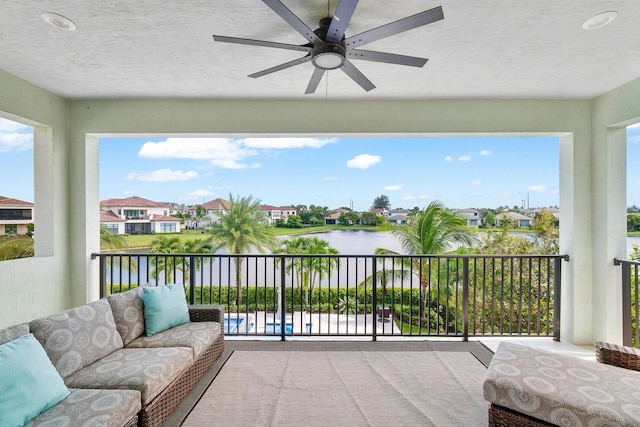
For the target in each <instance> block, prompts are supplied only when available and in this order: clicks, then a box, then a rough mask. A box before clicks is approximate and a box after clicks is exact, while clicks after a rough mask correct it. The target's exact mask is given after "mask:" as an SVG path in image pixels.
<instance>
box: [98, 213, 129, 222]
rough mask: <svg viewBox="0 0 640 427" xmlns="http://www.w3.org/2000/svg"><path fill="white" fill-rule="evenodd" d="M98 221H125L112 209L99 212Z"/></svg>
mask: <svg viewBox="0 0 640 427" xmlns="http://www.w3.org/2000/svg"><path fill="white" fill-rule="evenodd" d="M100 222H125V220H124V219H122V218H120V217H119V216H118V215H116V214H115V212H113V211H104V212H100Z"/></svg>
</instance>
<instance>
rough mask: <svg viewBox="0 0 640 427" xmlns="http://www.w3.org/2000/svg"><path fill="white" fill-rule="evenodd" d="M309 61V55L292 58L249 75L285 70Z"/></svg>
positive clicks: (258, 75) (256, 75)
mask: <svg viewBox="0 0 640 427" xmlns="http://www.w3.org/2000/svg"><path fill="white" fill-rule="evenodd" d="M309 61H311V55H307V56H305V57H303V58H300V59H294V60H293V61H289V62H285V63H284V64H280V65H276V66H275V67H271V68H267V69H266V70H262V71H258V72H257V73H253V74H249V77H252V78H254V79H255V78H258V77H262V76H266V75H267V74H271V73H275V72H276V71H280V70H286V69H287V68H291V67H294V66H296V65H300V64H304V63H305V62H309Z"/></svg>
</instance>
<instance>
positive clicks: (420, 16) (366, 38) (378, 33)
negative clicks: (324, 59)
mask: <svg viewBox="0 0 640 427" xmlns="http://www.w3.org/2000/svg"><path fill="white" fill-rule="evenodd" d="M441 19H444V14H443V13H442V7H440V6H438V7H435V8H433V9H429V10H426V11H424V12H420V13H417V14H415V15H412V16H408V17H406V18H403V19H399V20H397V21H394V22H391V23H389V24H386V25H383V26H381V27H377V28H374V29H372V30H369V31H365V32H364V33H360V34H356V35H355V36H352V37H349V38H348V39H346V40H345V44H346V46H347V49H353V48H356V47H358V46H362V45H364V44H367V43H371V42H373V41H376V40H380V39H383V38H385V37H389V36H393V35H394V34H399V33H403V32H405V31H409V30H412V29H414V28H417V27H421V26H423V25H427V24H431V23H432V22H436V21H440V20H441Z"/></svg>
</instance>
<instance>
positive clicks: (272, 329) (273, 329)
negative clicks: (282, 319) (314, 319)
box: [264, 323, 311, 335]
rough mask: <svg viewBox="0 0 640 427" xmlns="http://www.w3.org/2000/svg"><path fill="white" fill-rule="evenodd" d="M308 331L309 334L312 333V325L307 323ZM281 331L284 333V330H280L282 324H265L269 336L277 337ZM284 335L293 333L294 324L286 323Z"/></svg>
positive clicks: (265, 330)
mask: <svg viewBox="0 0 640 427" xmlns="http://www.w3.org/2000/svg"><path fill="white" fill-rule="evenodd" d="M298 329H299V328H298ZM306 330H307V333H311V323H307V324H306ZM281 331H282V329H280V323H276V324H274V323H266V324H265V328H264V332H265V333H266V334H267V335H269V334H274V335H277V334H279V333H280V332H281ZM284 333H285V334H292V333H293V323H285V324H284Z"/></svg>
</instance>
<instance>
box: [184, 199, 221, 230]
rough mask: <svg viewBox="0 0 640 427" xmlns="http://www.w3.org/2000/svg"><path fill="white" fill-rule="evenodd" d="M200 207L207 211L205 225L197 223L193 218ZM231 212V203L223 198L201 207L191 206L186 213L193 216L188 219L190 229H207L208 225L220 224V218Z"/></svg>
mask: <svg viewBox="0 0 640 427" xmlns="http://www.w3.org/2000/svg"><path fill="white" fill-rule="evenodd" d="M198 206H202V207H203V208H204V209H205V210H206V211H207V216H206V218H205V220H204V224H199V223H197V222H196V221H195V220H194V218H193V216H194V215H195V213H196V209H198ZM228 210H229V201H228V200H225V199H221V198H217V199H213V200H210V201H208V202H206V203H203V204H201V205H193V206H189V207H188V208H187V209H186V211H187V212H188V213H189V214H191V217H189V218H188V219H187V227H188V228H203V227H206V226H207V224H213V223H216V222H220V216H221V215H224V214H225V213H226V212H227V211H228Z"/></svg>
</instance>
